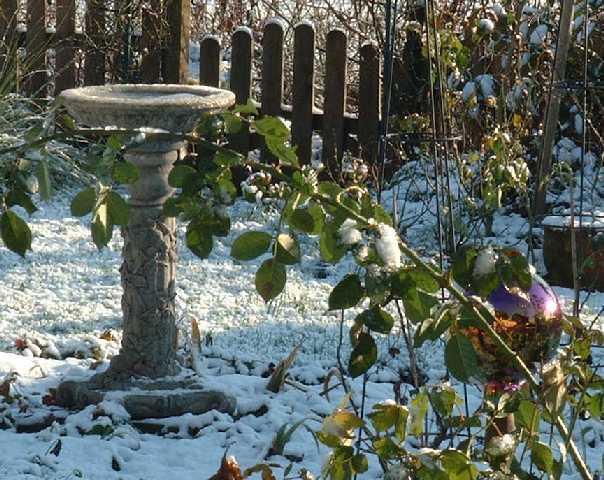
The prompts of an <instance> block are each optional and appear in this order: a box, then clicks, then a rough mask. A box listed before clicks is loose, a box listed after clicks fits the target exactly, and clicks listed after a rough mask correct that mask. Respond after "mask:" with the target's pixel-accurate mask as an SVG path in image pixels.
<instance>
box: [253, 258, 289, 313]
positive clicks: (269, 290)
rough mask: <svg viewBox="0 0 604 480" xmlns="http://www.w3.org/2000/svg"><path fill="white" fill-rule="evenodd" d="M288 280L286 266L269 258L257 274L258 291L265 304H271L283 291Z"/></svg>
mask: <svg viewBox="0 0 604 480" xmlns="http://www.w3.org/2000/svg"><path fill="white" fill-rule="evenodd" d="M286 279H287V277H286V273H285V266H284V265H283V264H281V263H279V262H277V261H276V260H275V259H274V258H269V259H268V260H265V261H264V263H263V264H262V265H261V266H260V268H259V269H258V271H257V272H256V290H257V291H258V293H259V294H260V296H261V297H262V298H263V299H264V301H265V302H269V301H270V300H272V299H274V298H276V297H277V296H278V295H279V294H280V293H281V292H282V291H283V289H284V288H285V281H286Z"/></svg>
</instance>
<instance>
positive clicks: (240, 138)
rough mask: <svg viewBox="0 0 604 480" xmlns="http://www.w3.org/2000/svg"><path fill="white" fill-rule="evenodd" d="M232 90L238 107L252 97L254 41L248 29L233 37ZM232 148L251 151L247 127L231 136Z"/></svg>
mask: <svg viewBox="0 0 604 480" xmlns="http://www.w3.org/2000/svg"><path fill="white" fill-rule="evenodd" d="M231 45H232V51H231V78H230V85H229V88H230V90H231V91H232V92H233V93H234V94H235V102H236V104H237V105H245V104H246V103H247V102H248V100H249V99H250V98H251V96H252V56H253V51H254V40H253V38H252V32H251V31H250V30H249V29H247V28H239V29H237V30H236V31H235V33H234V34H233V37H232V42H231ZM230 143H231V146H232V148H234V149H235V150H237V151H238V152H241V153H247V152H248V151H249V150H250V137H249V129H248V127H247V125H243V127H242V129H241V131H239V132H238V133H236V134H234V135H232V136H231V139H230Z"/></svg>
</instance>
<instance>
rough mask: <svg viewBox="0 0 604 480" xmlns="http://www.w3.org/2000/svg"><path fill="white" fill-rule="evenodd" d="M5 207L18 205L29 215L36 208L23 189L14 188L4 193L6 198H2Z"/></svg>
mask: <svg viewBox="0 0 604 480" xmlns="http://www.w3.org/2000/svg"><path fill="white" fill-rule="evenodd" d="M4 201H5V202H6V206H7V207H12V206H13V205H19V206H21V207H23V208H24V209H25V211H26V212H27V213H28V214H29V215H31V214H32V213H34V212H35V211H36V210H38V209H37V208H36V206H35V205H34V202H32V200H31V197H30V196H29V195H28V194H27V192H25V191H24V190H21V189H18V188H15V189H13V190H11V191H10V192H8V193H7V194H6V198H5V199H4Z"/></svg>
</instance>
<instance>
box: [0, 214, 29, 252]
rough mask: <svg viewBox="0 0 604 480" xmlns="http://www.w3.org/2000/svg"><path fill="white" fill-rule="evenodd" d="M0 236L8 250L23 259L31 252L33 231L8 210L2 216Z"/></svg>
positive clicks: (0, 217)
mask: <svg viewBox="0 0 604 480" xmlns="http://www.w3.org/2000/svg"><path fill="white" fill-rule="evenodd" d="M0 236H1V237H2V241H3V242H4V245H6V248H8V249H9V250H11V251H12V252H15V253H17V254H18V255H21V256H22V257H25V252H27V250H31V230H30V229H29V227H28V226H27V223H25V221H23V219H22V218H21V217H20V216H19V215H17V214H16V213H15V212H13V211H12V210H6V211H5V212H4V213H3V214H2V216H0Z"/></svg>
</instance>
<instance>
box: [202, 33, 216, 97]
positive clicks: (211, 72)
mask: <svg viewBox="0 0 604 480" xmlns="http://www.w3.org/2000/svg"><path fill="white" fill-rule="evenodd" d="M199 84H200V85H206V86H208V87H219V86H220V40H218V38H217V37H215V36H214V35H206V36H205V37H204V38H203V40H202V41H201V44H200V45H199Z"/></svg>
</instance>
